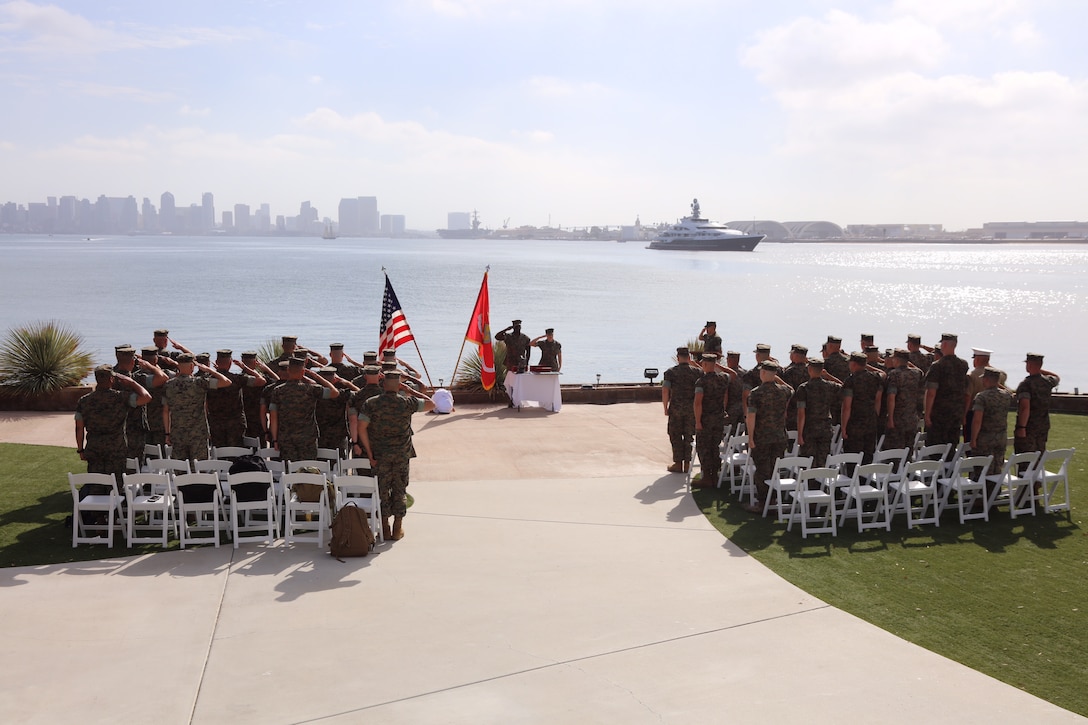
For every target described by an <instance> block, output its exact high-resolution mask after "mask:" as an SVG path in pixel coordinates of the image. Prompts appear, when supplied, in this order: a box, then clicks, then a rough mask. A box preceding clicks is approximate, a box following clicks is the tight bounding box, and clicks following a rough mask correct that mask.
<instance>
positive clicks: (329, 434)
mask: <svg viewBox="0 0 1088 725" xmlns="http://www.w3.org/2000/svg"><path fill="white" fill-rule="evenodd" d="M318 374H319V375H320V376H321V377H322V378H324V379H325V380H327V381H329V382H330V383H332V384H333V386H335V387H336V389H337V390H339V391H340V395H338V396H336V397H335V398H322V399H321V400H318V401H317V406H316V407H315V408H314V417H315V418H316V419H317V445H318V447H319V448H334V449H336V450H337V451H339V454H340V457H341V458H345V455H344V454H345V452H346V451H347V449H346V448H345V446H344V441H345V440H346V439H347V437H348V404H349V402H350V400H351V396H352V395H353V394H354V393H355V392H356V391H357V390H358V388H356V387H355V386H354V385H352V384H351V383H349V382H348V381H347V380H344V379H342V378H341V377H340V376H339V375H337V373H336V368H335V367H333V366H332V365H326V366H325V367H323V368H319V369H318Z"/></svg>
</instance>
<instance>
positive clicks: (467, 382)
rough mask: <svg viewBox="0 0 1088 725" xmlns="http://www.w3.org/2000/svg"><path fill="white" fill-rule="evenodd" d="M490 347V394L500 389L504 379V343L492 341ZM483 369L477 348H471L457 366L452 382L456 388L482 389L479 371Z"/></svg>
mask: <svg viewBox="0 0 1088 725" xmlns="http://www.w3.org/2000/svg"><path fill="white" fill-rule="evenodd" d="M491 349H492V350H493V351H494V354H495V387H493V388H492V389H491V391H490V393H491V396H492V397H494V396H495V395H496V391H498V390H501V389H502V383H503V381H504V380H506V343H505V342H494V343H492V344H491ZM482 369H483V360H482V359H481V358H480V350H479V348H477V349H475V350H473V351H472V352H471V353H470V354H469V355H468V357H466V358H464V359H463V360H462V361H461V366H460V367H459V368H457V378H456V380H455V382H454V387H455V389H457V390H483V389H484V386H483V383H481V382H480V372H481V370H482Z"/></svg>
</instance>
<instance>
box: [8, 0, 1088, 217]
mask: <svg viewBox="0 0 1088 725" xmlns="http://www.w3.org/2000/svg"><path fill="white" fill-rule="evenodd" d="M1085 20H1088V5H1086V4H1084V3H1079V2H1075V1H1074V0H1036V1H1035V2H1029V1H1028V0H1000V1H998V2H995V1H993V0H960V1H959V2H948V1H947V0H883V1H882V2H862V1H861V0H839V1H838V2H831V1H827V0H788V1H784V2H781V3H757V2H754V1H751V0H719V1H715V2H712V1H711V0H676V2H674V3H668V4H661V3H651V2H647V1H646V0H624V2H620V0H592V1H589V2H574V1H573V0H555V2H552V3H534V2H529V0H429V1H425V0H402V1H401V2H394V1H392V0H375V2H369V3H353V2H348V1H347V0H330V2H328V3H322V4H320V5H314V4H303V3H292V2H259V1H257V0H254V1H253V2H247V3H230V4H222V3H215V4H213V3H211V2H209V1H208V0H193V2H192V3H190V4H188V5H187V6H186V13H185V14H184V15H183V16H181V17H179V16H178V14H177V13H176V12H175V9H173V8H170V7H166V6H160V5H156V4H146V3H136V2H133V1H132V0H118V1H117V2H113V3H109V4H106V5H101V6H96V5H89V4H86V3H78V2H75V1H74V0H60V1H58V2H54V3H51V4H46V3H42V2H31V1H30V0H13V1H10V2H3V1H2V0H0V97H2V98H3V99H4V102H5V108H6V111H7V113H5V114H4V118H3V120H2V121H0V163H2V164H3V166H4V169H5V172H6V173H5V174H4V175H3V177H2V178H0V199H10V200H15V201H19V200H21V202H20V203H28V202H31V201H36V200H45V199H46V198H47V197H48V196H51V195H54V194H56V193H57V192H58V191H62V192H63V193H65V194H68V195H74V196H76V197H77V198H81V199H82V198H87V199H92V200H94V199H97V197H98V196H99V195H104V196H106V197H108V198H109V197H114V198H127V197H128V196H129V195H130V194H132V193H133V192H132V191H130V190H133V189H148V190H149V189H164V190H165V189H170V190H171V191H172V192H173V194H174V195H175V196H176V198H177V199H179V200H182V199H184V200H194V201H195V202H196V203H198V204H199V202H200V197H201V194H203V193H204V192H206V191H208V188H209V186H212V185H209V184H208V183H207V180H208V179H214V180H215V183H214V187H215V188H214V192H215V195H216V197H217V198H223V199H230V200H238V203H248V204H250V205H251V206H253V207H256V206H257V205H258V204H260V203H267V204H269V205H270V206H271V207H272V208H273V209H274V210H277V212H278V213H283V214H284V215H290V214H293V213H294V209H295V208H296V207H297V206H298V204H299V200H302V199H309V200H310V201H311V203H312V206H313V207H315V208H317V209H319V210H320V213H321V215H322V216H323V217H324V216H327V217H329V218H331V219H336V218H337V213H336V212H337V206H338V204H339V200H340V199H341V198H343V196H344V194H343V190H348V191H349V193H351V190H355V189H358V190H360V193H371V194H377V195H378V196H379V197H380V198H381V199H383V204H382V205H383V206H387V207H388V208H389V209H391V210H395V211H396V212H397V214H398V215H404V216H405V217H406V218H407V219H408V220H409V221H410V226H411V227H412V228H415V229H437V228H443V227H445V225H446V214H447V213H448V212H449V211H451V210H465V211H467V210H471V209H479V211H480V215H481V219H482V221H483V222H484V224H485V225H486V226H489V227H492V228H497V227H499V226H501V225H502V223H503V221H504V220H506V219H509V220H510V224H511V226H522V225H531V226H538V227H543V226H547V225H551V226H564V227H581V226H589V225H595V224H630V223H632V222H633V220H634V219H635V218H636V217H639V218H641V219H642V220H643V221H644V222H658V221H671V220H674V219H676V218H678V217H680V216H682V215H683V214H685V213H686V212H687V205H688V204H689V203H690V200H691V199H692V197H698V198H699V199H700V201H701V202H702V203H703V209H704V212H705V214H706V216H708V217H709V218H712V219H716V220H723V221H724V220H731V219H769V218H785V219H833V220H839V221H840V222H847V221H849V222H852V223H859V224H862V223H881V222H885V221H888V220H919V219H920V220H923V221H924V220H931V221H937V222H941V223H943V224H944V225H945V227H946V228H947V229H951V230H956V229H965V228H968V227H977V226H979V225H981V224H982V223H983V222H985V221H989V220H1059V219H1060V220H1076V219H1082V218H1085V217H1086V216H1088V215H1086V214H1085V213H1084V203H1083V201H1082V200H1081V198H1080V194H1079V184H1078V181H1079V178H1078V176H1079V170H1080V168H1083V166H1084V165H1085V163H1086V162H1088V147H1086V146H1085V145H1084V144H1082V143H1080V142H1079V139H1080V135H1081V131H1080V119H1081V118H1083V117H1085V115H1086V114H1085V111H1088V75H1086V64H1085V62H1084V55H1085V53H1084V51H1083V43H1082V41H1081V38H1080V37H1079V35H1080V33H1079V28H1081V27H1083V25H1084V21H1085ZM60 180H63V183H61V181H60ZM58 186H64V187H65V188H64V189H63V190H61V189H58V188H56V187H58ZM134 196H136V198H137V203H138V204H139V202H140V201H141V200H142V198H143V196H144V195H143V194H134ZM149 198H150V199H152V200H154V199H155V197H154V196H149ZM349 198H350V197H349ZM188 203H193V202H188ZM188 203H186V204H184V205H183V206H184V208H188ZM179 206H182V205H181V202H180V201H179ZM227 208H228V207H226V206H224V207H223V209H227ZM231 208H232V206H231ZM219 221H220V222H221V219H220V220H219Z"/></svg>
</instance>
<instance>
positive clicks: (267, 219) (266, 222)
mask: <svg viewBox="0 0 1088 725" xmlns="http://www.w3.org/2000/svg"><path fill="white" fill-rule="evenodd" d="M253 217H254V219H253V226H254V228H255V229H256V230H257V231H258V232H260V233H261V234H267V233H268V232H270V231H272V207H271V206H269V205H268V204H261V206H260V208H258V209H257V213H256V214H254V215H253Z"/></svg>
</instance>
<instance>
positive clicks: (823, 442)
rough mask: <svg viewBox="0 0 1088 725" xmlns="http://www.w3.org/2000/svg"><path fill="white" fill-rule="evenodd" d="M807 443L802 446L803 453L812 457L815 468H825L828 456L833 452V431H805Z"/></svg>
mask: <svg viewBox="0 0 1088 725" xmlns="http://www.w3.org/2000/svg"><path fill="white" fill-rule="evenodd" d="M804 437H805V444H804V445H803V446H801V455H802V456H805V457H809V456H811V457H812V467H813V468H823V465H824V464H825V463H827V456H828V454H830V453H831V431H827V432H826V433H825V432H823V431H820V432H818V433H813V434H809V433H805V436H804Z"/></svg>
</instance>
